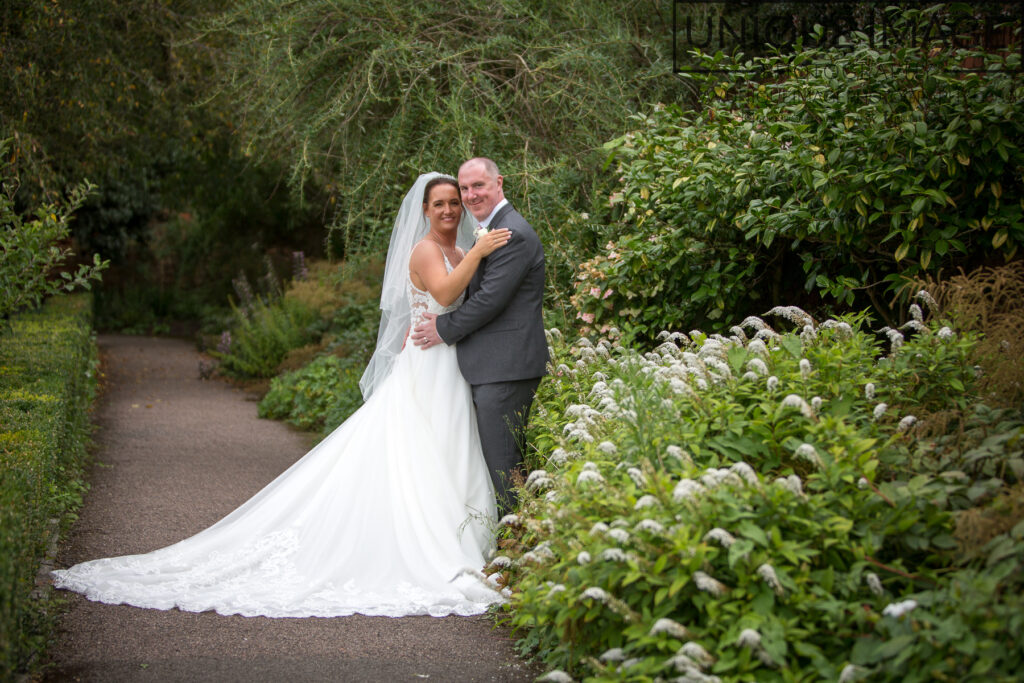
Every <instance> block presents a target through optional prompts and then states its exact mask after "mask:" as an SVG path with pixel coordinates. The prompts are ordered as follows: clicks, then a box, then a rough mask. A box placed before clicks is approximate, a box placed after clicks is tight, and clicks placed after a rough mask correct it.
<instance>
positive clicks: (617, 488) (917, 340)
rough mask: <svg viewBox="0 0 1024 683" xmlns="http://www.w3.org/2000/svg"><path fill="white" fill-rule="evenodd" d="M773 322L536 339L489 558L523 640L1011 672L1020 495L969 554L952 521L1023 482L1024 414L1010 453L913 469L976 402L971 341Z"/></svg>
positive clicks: (663, 658)
mask: <svg viewBox="0 0 1024 683" xmlns="http://www.w3.org/2000/svg"><path fill="white" fill-rule="evenodd" d="M772 313H773V314H775V315H778V316H779V317H780V321H779V323H777V324H776V325H775V328H777V329H778V331H776V329H773V328H772V327H770V326H768V325H767V324H766V323H765V322H764V321H763V320H761V319H758V318H753V317H751V318H748V319H747V320H745V321H744V322H743V324H742V325H741V326H739V327H733V328H732V329H731V330H730V336H729V337H724V336H721V335H711V336H710V337H709V336H707V335H705V334H704V333H702V332H699V331H694V332H691V333H690V336H687V335H683V334H678V333H676V334H672V335H669V334H668V333H665V334H663V335H661V337H660V341H661V342H662V343H661V345H660V346H658V347H657V348H656V349H655V350H653V351H650V352H647V353H641V352H640V351H638V350H634V349H630V348H628V347H625V346H623V345H622V344H621V342H620V341H618V340H616V336H617V334H618V331H617V330H612V331H611V336H610V337H609V338H601V339H599V340H598V341H597V342H596V344H595V343H592V342H591V341H590V340H589V339H586V338H583V339H580V340H579V341H578V342H574V343H572V344H569V343H567V342H566V341H565V340H563V339H562V338H561V334H560V333H559V332H558V331H557V330H552V331H550V341H551V344H552V347H553V351H554V355H553V360H552V367H553V374H552V375H551V376H550V377H549V378H548V379H546V380H545V382H544V383H542V386H541V389H540V391H539V393H538V400H537V407H536V412H535V417H534V419H533V424H532V426H531V433H530V443H531V444H532V446H533V453H532V455H531V462H530V466H531V468H532V469H533V471H532V472H531V473H530V475H529V477H528V478H527V479H526V482H525V484H524V486H523V488H522V490H521V501H522V507H521V509H520V510H519V512H518V514H517V515H514V516H511V517H507V518H505V519H504V520H503V521H502V525H503V527H504V528H505V531H504V532H503V534H504V538H503V539H502V540H500V541H499V547H500V548H501V550H500V552H501V553H502V554H501V555H500V556H499V557H497V558H495V559H494V560H493V561H492V563H491V566H490V567H489V569H488V572H490V573H492V574H500V575H501V576H500V578H498V577H497V576H492V577H491V578H492V580H498V582H499V583H502V584H507V585H508V586H509V587H510V588H511V589H512V593H511V600H510V604H509V605H508V606H507V617H506V620H507V621H508V623H510V624H511V625H512V626H514V627H516V628H518V629H520V635H521V641H520V645H521V646H522V647H523V648H524V650H525V651H527V652H529V653H533V654H535V655H536V656H537V657H539V658H541V659H543V660H544V661H545V662H546V663H547V664H548V665H549V666H551V667H553V668H557V669H562V670H566V671H569V672H571V673H572V674H573V675H574V676H577V677H580V678H583V677H587V678H588V680H637V681H641V680H655V679H661V680H665V679H670V678H672V677H675V676H684V677H686V678H685V680H727V681H740V680H758V681H762V680H763V681H772V680H780V681H781V680H810V679H814V680H821V679H825V680H837V679H838V680H845V681H850V680H859V679H862V678H866V677H870V678H871V679H872V680H875V679H878V680H900V681H904V680H963V679H965V678H967V677H970V676H985V677H988V678H991V679H993V680H1005V681H1009V680H1013V679H1014V678H1015V677H1016V676H1017V672H1018V671H1019V669H1020V667H1021V666H1022V664H1024V649H1022V647H1021V645H1020V643H1021V640H1020V636H1021V625H1022V620H1021V617H1020V616H1019V613H1020V610H1021V608H1022V607H1024V600H1022V598H1021V588H1022V587H1024V585H1022V584H1024V572H1022V568H1024V567H1022V564H1024V522H1022V521H1021V519H1022V518H1024V505H1021V506H1020V508H1019V509H1018V512H1017V515H1018V516H1017V517H1016V518H1014V517H1006V518H1004V519H1003V524H1002V526H1001V527H1000V528H999V529H1000V530H999V532H998V533H994V534H992V535H991V538H990V539H988V540H985V541H984V542H983V543H982V544H981V545H982V547H981V548H980V549H979V552H978V553H976V554H974V555H967V554H964V553H962V552H961V551H960V545H959V542H958V535H957V533H958V532H957V520H958V519H959V518H960V516H962V515H964V514H970V513H972V511H973V512H976V511H977V510H978V509H979V508H985V507H987V506H988V505H989V504H990V501H992V500H993V496H997V497H999V499H1005V498H1007V497H1009V498H1012V497H1013V496H1014V495H1016V496H1017V497H1019V496H1020V493H1019V488H1020V476H1021V471H1019V470H1021V469H1024V466H1021V456H1022V443H1021V439H1020V435H1021V428H1020V425H1021V423H1022V422H1024V415H1022V414H1020V413H1019V412H1018V413H1017V414H1016V418H1015V419H1016V422H1015V423H1014V422H1012V420H1011V422H1010V424H1015V425H1016V426H1013V427H1011V433H1010V435H1009V436H1008V437H1007V438H1004V439H1002V440H999V441H991V442H988V443H987V444H986V446H987V447H988V448H989V449H990V453H991V455H992V457H994V458H995V459H997V460H1000V461H1003V462H1005V463H1007V464H1009V463H1011V462H1013V463H1016V464H1015V465H1014V466H1012V467H1009V466H1008V467H1005V468H1003V469H1001V470H999V471H998V472H993V471H990V470H985V469H983V468H982V469H975V470H972V469H968V468H967V467H964V470H952V471H938V470H934V469H933V470H932V471H931V472H930V473H920V472H919V471H918V463H919V462H920V461H921V460H922V459H925V458H931V457H933V454H934V452H935V449H936V448H937V446H938V443H939V442H938V441H937V440H936V439H935V438H933V437H930V436H926V433H927V429H932V430H934V424H931V423H933V421H934V418H935V417H936V416H939V415H942V414H944V413H947V412H949V411H954V410H965V409H967V408H969V407H970V405H971V401H972V399H971V394H970V391H971V389H972V387H973V384H974V370H973V368H972V367H971V365H970V361H969V358H970V352H971V350H972V348H973V347H974V345H975V343H976V339H975V337H973V336H972V335H961V334H957V333H955V332H953V331H952V330H951V329H950V328H949V327H948V326H945V325H944V324H943V323H942V322H937V323H934V324H928V325H926V324H925V323H924V322H923V315H922V312H921V311H920V310H919V309H918V308H917V307H915V308H913V309H912V316H913V317H912V318H911V320H910V321H908V323H907V324H906V325H905V326H904V332H906V334H904V333H903V332H900V331H898V330H887V332H886V338H885V340H884V341H882V342H880V341H879V340H878V338H877V337H876V336H875V335H874V334H872V333H869V332H866V331H864V330H863V327H864V324H865V322H866V321H865V320H864V319H863V318H862V317H861V316H846V317H844V318H841V319H838V320H830V321H826V322H824V323H822V324H820V325H819V324H818V323H817V322H816V321H814V320H812V319H811V318H810V316H808V315H807V314H805V313H804V312H802V311H800V310H799V309H795V308H791V307H787V308H779V309H773V311H772ZM786 329H792V330H793V331H792V332H786V331H785V330H786ZM977 419H978V420H979V421H985V420H986V419H987V418H986V417H985V415H984V412H983V411H982V412H979V413H978V415H977ZM1007 419H1008V418H1007V416H1006V415H1002V416H1001V417H999V418H998V419H996V418H991V419H988V420H987V421H988V425H989V429H993V428H995V427H996V426H997V425H1000V426H999V428H1000V429H1002V428H1004V427H1006V425H1007V422H1006V420H1007ZM1000 421H1002V423H1001V424H1000ZM929 424H931V426H930V427H929ZM926 428H927V429H926ZM972 447H973V445H972V439H967V440H965V441H963V442H961V443H959V444H958V443H955V442H952V441H951V440H950V439H946V440H945V441H944V442H942V445H941V448H942V450H943V451H944V452H945V456H944V457H947V458H953V457H954V451H958V452H959V453H960V455H959V457H960V458H962V459H969V458H970V456H969V452H970V448H972ZM993 475H997V476H998V477H999V478H995V477H994V476H993ZM1003 507H1004V508H1006V507H1008V506H1007V505H1005V504H1004V505H1003ZM1015 509H1016V508H1015ZM907 601H912V602H907ZM968 634H969V635H968ZM703 676H708V677H709V678H707V679H705V678H702V677H703ZM552 680H555V679H552Z"/></svg>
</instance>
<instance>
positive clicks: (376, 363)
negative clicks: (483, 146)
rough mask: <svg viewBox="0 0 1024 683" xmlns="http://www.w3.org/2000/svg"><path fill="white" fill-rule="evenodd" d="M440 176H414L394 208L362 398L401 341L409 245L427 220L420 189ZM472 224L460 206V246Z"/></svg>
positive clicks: (465, 245) (469, 241)
mask: <svg viewBox="0 0 1024 683" xmlns="http://www.w3.org/2000/svg"><path fill="white" fill-rule="evenodd" d="M441 176H444V174H443V173H424V174H423V175H421V176H420V177H419V178H417V179H416V182H415V183H413V186H412V189H410V190H409V192H408V193H407V194H406V195H405V199H403V200H402V206H401V207H400V208H399V209H398V217H397V218H395V227H394V228H393V229H392V230H391V242H390V244H389V245H388V258H387V262H386V263H385V265H384V282H383V284H382V285H381V292H380V310H381V314H380V329H379V330H378V332H377V348H376V349H374V352H373V356H372V357H371V358H370V362H369V363H368V364H367V365H366V370H365V371H364V372H363V376H362V378H361V379H360V380H359V389H360V390H361V391H362V392H363V400H367V399H369V398H370V394H372V393H373V392H374V390H375V389H377V387H379V386H380V385H381V383H382V382H383V381H384V379H385V378H386V377H387V376H388V375H389V374H391V367H392V366H393V365H394V363H395V358H396V357H397V356H398V354H399V352H400V351H401V350H402V344H403V343H404V342H405V335H406V332H408V330H409V324H410V323H411V321H412V314H411V311H410V309H409V305H410V302H409V256H410V255H411V254H412V249H413V247H415V246H416V244H417V243H419V241H420V240H422V239H423V238H424V237H426V236H427V233H428V232H429V231H430V224H429V222H428V221H427V217H426V216H425V215H424V214H423V190H424V189H425V188H426V186H427V183H428V182H429V181H431V180H433V179H434V178H438V177H441ZM445 177H449V178H450V177H451V176H445ZM473 226H474V221H473V220H472V216H470V214H469V212H468V211H466V210H465V208H463V210H462V220H461V222H460V223H459V234H458V236H457V238H456V244H457V245H458V246H459V247H462V249H464V250H468V249H469V248H471V247H472V246H473Z"/></svg>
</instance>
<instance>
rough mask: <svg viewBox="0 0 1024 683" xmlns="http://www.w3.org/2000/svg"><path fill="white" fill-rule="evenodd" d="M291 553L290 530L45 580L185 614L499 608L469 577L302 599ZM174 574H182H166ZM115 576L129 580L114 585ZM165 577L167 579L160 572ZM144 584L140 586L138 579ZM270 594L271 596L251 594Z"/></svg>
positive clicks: (108, 561) (396, 613) (344, 587)
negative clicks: (202, 551) (231, 548)
mask: <svg viewBox="0 0 1024 683" xmlns="http://www.w3.org/2000/svg"><path fill="white" fill-rule="evenodd" d="M298 547H299V536H298V533H297V532H296V531H294V530H283V531H275V532H272V533H270V534H267V535H266V536H263V537H262V538H260V539H258V540H257V541H256V542H254V543H251V544H249V545H248V546H247V547H245V548H243V549H241V550H239V551H238V552H234V553H220V552H212V553H210V554H209V555H207V556H206V558H205V559H204V560H201V561H196V559H195V558H192V557H188V558H184V557H182V553H176V552H174V548H173V546H172V547H169V548H165V549H163V550H159V551H156V552H153V553H149V554H147V555H127V556H123V557H114V558H105V559H101V560H94V561H92V562H85V563H82V564H78V565H75V566H74V567H72V568H71V569H62V570H56V571H54V572H52V574H53V578H54V585H55V586H56V587H57V588H66V589H70V590H73V591H75V592H78V593H82V594H83V595H85V596H86V597H87V598H89V599H90V600H93V601H97V602H103V603H107V604H111V605H120V604H127V605H133V606H135V607H148V608H152V609H161V610H166V609H171V608H174V607H177V608H178V609H181V610H183V611H186V612H205V611H208V610H213V611H216V612H217V613H219V614H224V615H231V614H240V615H242V616H267V617H310V616H312V617H337V616H349V615H352V614H357V613H358V614H365V615H367V616H385V617H403V616H413V615H429V616H434V617H443V616H449V615H452V614H455V615H459V616H471V615H475V614H483V613H484V612H486V611H487V608H488V606H489V605H492V604H494V603H496V602H502V598H501V596H500V594H498V593H496V592H495V591H494V589H493V588H492V587H490V586H487V585H485V584H484V583H482V582H481V581H480V580H479V579H477V578H476V577H474V576H471V575H468V574H467V575H461V576H459V577H453V579H454V580H453V581H452V582H451V583H450V584H449V585H450V589H448V590H445V591H443V592H441V593H439V592H437V591H427V590H424V589H422V588H418V587H415V586H412V585H411V584H408V583H405V584H400V585H399V586H398V587H397V590H395V589H394V588H392V589H390V590H389V591H388V592H387V593H379V592H375V591H373V590H363V589H361V588H360V587H359V586H358V585H356V583H355V582H354V581H351V580H350V581H348V582H346V583H344V584H341V585H338V584H336V583H333V582H327V583H324V584H322V585H321V586H320V587H318V589H317V590H316V592H314V593H307V592H306V591H305V590H303V586H305V585H307V583H308V582H307V579H306V577H305V576H303V574H302V572H300V571H299V569H298V568H297V567H296V565H295V563H294V562H293V556H294V555H295V552H296V550H297V549H298ZM174 567H181V568H182V571H180V572H173V568H174ZM119 569H122V570H124V571H125V572H126V575H127V576H128V578H129V580H127V581H119V580H117V578H115V575H116V573H117V571H118V570H119ZM167 569H171V570H172V572H166V571H161V570H167ZM143 576H148V577H152V579H153V580H152V582H151V583H147V582H145V579H143V580H140V577H143ZM254 586H267V587H270V586H273V587H274V593H273V594H268V593H264V592H260V591H254V590H253V587H254Z"/></svg>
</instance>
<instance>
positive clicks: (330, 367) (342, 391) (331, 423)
mask: <svg viewBox="0 0 1024 683" xmlns="http://www.w3.org/2000/svg"><path fill="white" fill-rule="evenodd" d="M365 365H366V363H365V362H364V361H363V359H362V358H352V357H346V358H339V357H337V356H320V357H319V358H316V359H315V360H313V361H312V362H311V363H309V364H308V365H306V366H304V367H302V368H300V369H299V370H295V371H294V372H288V373H285V374H283V375H279V376H278V377H275V378H274V379H273V380H272V381H271V382H270V391H268V392H267V395H266V396H264V397H263V400H262V401H260V405H259V415H260V417H268V418H272V419H275V420H286V421H287V422H290V423H292V424H293V425H295V426H296V427H299V428H301V429H307V430H318V431H321V432H322V433H323V434H325V435H326V434H328V433H330V432H331V431H332V430H333V429H334V428H335V427H337V426H338V425H340V424H341V423H342V422H344V421H345V420H346V419H347V418H348V416H349V415H351V414H352V413H354V412H355V411H356V409H358V408H359V406H361V405H362V404H363V398H362V394H361V393H360V391H359V378H360V377H362V375H363V368H364V367H365Z"/></svg>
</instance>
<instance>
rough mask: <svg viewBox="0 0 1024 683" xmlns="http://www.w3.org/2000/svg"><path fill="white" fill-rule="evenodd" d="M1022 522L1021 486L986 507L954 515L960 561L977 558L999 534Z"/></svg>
mask: <svg viewBox="0 0 1024 683" xmlns="http://www.w3.org/2000/svg"><path fill="white" fill-rule="evenodd" d="M1022 519H1024V484H1017V485H1016V486H1014V487H1012V488H1009V489H1006V490H1005V491H1003V492H1002V493H1001V494H999V495H998V496H996V497H995V498H993V499H992V500H991V502H990V503H989V504H987V505H984V506H981V507H976V508H971V509H969V510H962V511H961V512H958V513H957V515H956V530H955V531H954V536H955V537H956V541H957V544H958V545H959V549H960V553H961V554H962V555H963V557H964V559H968V560H969V559H971V558H974V557H977V556H978V554H979V553H980V551H981V549H982V548H984V547H985V545H986V544H988V542H989V541H991V540H992V539H993V538H995V537H996V536H998V535H999V534H1005V533H1007V532H1008V531H1010V529H1012V528H1013V527H1014V526H1016V525H1017V524H1018V523H1019V522H1020V521H1021V520H1022Z"/></svg>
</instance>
